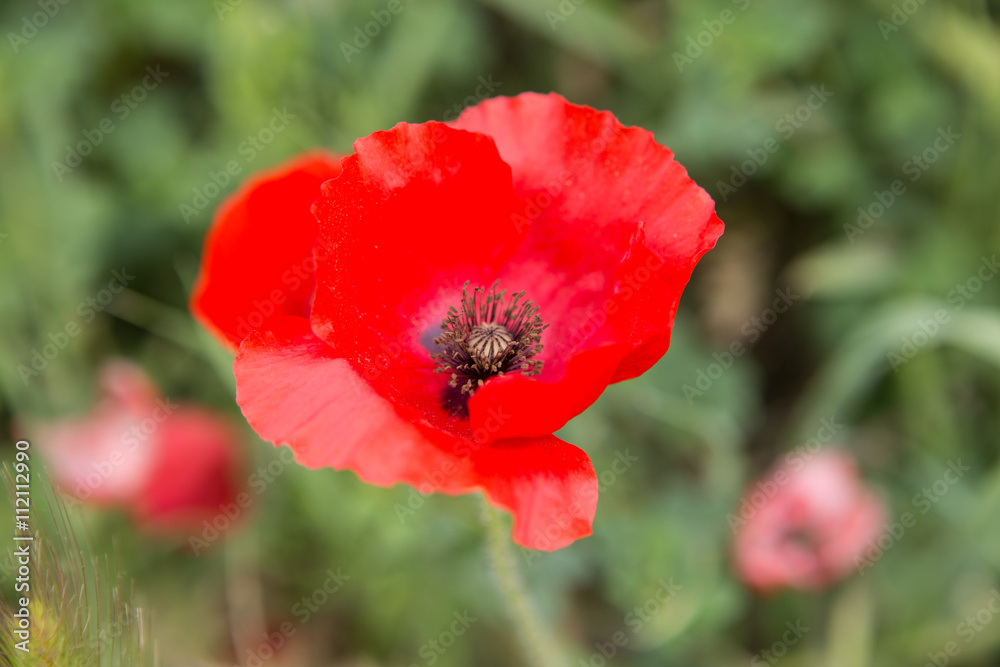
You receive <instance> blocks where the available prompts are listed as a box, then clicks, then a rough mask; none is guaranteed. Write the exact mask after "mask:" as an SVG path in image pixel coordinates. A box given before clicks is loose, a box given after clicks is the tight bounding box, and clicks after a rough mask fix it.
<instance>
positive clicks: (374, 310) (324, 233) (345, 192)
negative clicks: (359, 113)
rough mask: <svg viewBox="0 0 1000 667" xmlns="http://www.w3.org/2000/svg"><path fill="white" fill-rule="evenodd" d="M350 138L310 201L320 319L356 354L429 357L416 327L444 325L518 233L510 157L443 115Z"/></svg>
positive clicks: (320, 331)
mask: <svg viewBox="0 0 1000 667" xmlns="http://www.w3.org/2000/svg"><path fill="white" fill-rule="evenodd" d="M354 150H355V154H354V155H352V156H350V157H348V158H345V159H344V162H343V173H342V174H341V175H340V177H339V178H337V179H336V180H335V181H331V182H329V183H327V184H326V185H325V186H324V187H323V193H322V196H321V197H320V199H319V200H318V201H317V202H316V204H315V206H314V207H313V211H314V213H315V214H316V217H317V219H318V220H319V229H320V241H319V245H318V246H317V250H316V258H317V272H316V275H317V281H318V286H319V287H318V290H317V293H316V302H315V304H314V306H313V311H312V316H311V319H312V324H313V329H314V330H315V331H316V333H317V335H319V336H320V338H322V339H323V340H325V341H327V342H328V343H329V344H330V345H332V346H333V347H334V348H336V349H337V351H338V352H339V353H341V355H342V356H345V357H348V358H350V359H352V360H353V361H355V362H361V361H363V360H365V359H369V358H372V357H374V356H376V355H378V354H384V353H385V352H386V351H387V350H388V351H390V352H391V356H392V357H394V359H395V365H396V366H404V367H405V366H412V365H424V366H428V365H429V366H431V367H433V364H432V363H431V361H430V352H431V351H430V350H429V349H428V347H427V345H426V343H427V340H426V339H425V340H423V341H422V340H421V336H424V335H425V334H427V333H428V332H433V334H432V336H431V337H433V335H436V334H437V333H440V323H441V320H442V319H443V318H444V316H445V314H446V313H447V309H448V306H458V305H459V304H460V302H461V288H462V285H463V284H464V283H465V282H466V281H471V283H472V286H477V285H481V284H489V283H490V282H492V281H493V279H494V278H495V276H496V274H497V272H498V271H499V269H500V267H501V266H502V265H503V263H504V262H505V261H506V260H507V259H508V258H509V257H510V256H511V255H512V254H513V252H514V251H515V250H516V248H517V246H518V244H519V243H520V240H521V238H522V236H523V232H521V231H519V230H518V229H517V228H516V226H515V225H514V223H513V222H512V221H511V219H510V213H511V211H513V208H514V206H515V204H516V199H515V198H514V192H513V189H512V187H511V176H510V168H509V167H508V166H507V165H506V164H504V162H503V161H502V160H501V159H500V156H499V155H498V154H497V150H496V146H494V145H493V141H492V140H491V139H489V138H488V137H485V136H482V135H479V134H474V133H470V132H464V131H461V130H455V129H452V128H450V127H448V126H447V125H444V124H442V123H424V124H421V125H411V124H408V123H400V124H399V125H397V126H396V127H395V128H393V129H392V130H389V131H386V132H376V133H374V134H372V135H370V136H368V137H365V138H363V139H359V140H357V141H356V142H354ZM428 306H431V309H432V310H435V309H436V312H433V313H430V312H428ZM425 338H426V336H425ZM435 351H436V350H435Z"/></svg>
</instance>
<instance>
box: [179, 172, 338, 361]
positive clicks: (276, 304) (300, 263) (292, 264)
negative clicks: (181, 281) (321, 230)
mask: <svg viewBox="0 0 1000 667" xmlns="http://www.w3.org/2000/svg"><path fill="white" fill-rule="evenodd" d="M339 173H340V161H339V158H337V157H336V156H334V155H330V154H327V153H309V154H306V155H303V156H300V157H298V158H296V159H294V160H292V161H290V162H288V163H286V164H284V165H281V166H279V167H277V168H276V169H273V170H271V171H267V172H263V173H261V174H259V175H257V176H256V177H254V178H253V179H251V180H250V181H248V182H247V183H245V184H244V185H243V186H242V187H241V188H240V189H239V190H238V191H237V192H235V193H234V194H233V195H231V196H230V197H229V198H228V199H226V201H225V202H224V203H223V204H222V206H220V207H219V210H218V212H217V213H216V215H215V218H214V220H213V222H212V228H211V230H210V231H209V233H208V236H207V238H206V241H205V252H204V256H203V257H202V266H201V273H200V274H199V276H198V282H197V284H196V285H195V289H194V292H193V294H192V296H191V310H192V311H193V312H194V314H195V317H197V318H198V320H199V321H200V322H201V323H202V324H203V325H204V326H205V327H206V328H207V329H208V330H209V331H211V332H212V333H213V334H215V336H216V337H217V338H218V339H219V340H220V341H221V342H222V343H223V344H224V345H226V346H227V347H229V348H230V349H231V350H234V351H235V349H236V347H237V346H238V345H239V343H240V341H241V340H243V339H244V338H245V337H246V336H247V335H248V334H249V333H250V331H252V330H253V329H256V328H258V327H260V326H262V325H263V323H264V322H265V321H267V319H268V318H269V317H272V316H273V315H275V314H285V315H303V316H305V315H308V313H309V299H310V298H311V296H312V292H313V286H314V279H313V271H314V264H313V260H312V247H313V245H314V244H315V242H316V234H317V229H316V220H315V218H313V216H312V214H311V213H310V211H309V207H310V205H311V204H312V202H313V201H315V199H316V198H317V197H318V196H319V192H320V185H321V184H322V183H323V182H324V181H326V180H329V179H331V178H333V177H334V176H336V175H337V174H339Z"/></svg>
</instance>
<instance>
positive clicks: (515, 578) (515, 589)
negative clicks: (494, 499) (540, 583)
mask: <svg viewBox="0 0 1000 667" xmlns="http://www.w3.org/2000/svg"><path fill="white" fill-rule="evenodd" d="M482 518H483V525H484V526H486V543H487V547H488V549H489V554H490V560H491V561H492V562H493V573H494V575H495V576H496V580H497V585H498V586H499V588H500V593H501V595H502V596H503V599H504V602H505V603H506V604H507V611H508V613H509V614H510V616H511V620H513V622H514V628H515V630H516V632H517V635H518V638H519V639H520V640H521V644H522V647H523V649H524V652H525V655H526V657H527V658H528V661H529V663H530V664H531V665H533V667H562V666H563V665H565V664H566V660H565V657H564V656H563V652H562V650H561V649H560V647H559V644H558V642H557V641H556V640H555V639H554V636H553V634H552V633H551V632H549V631H548V630H547V629H546V627H545V624H544V623H543V622H542V618H541V616H540V615H539V613H538V609H537V608H536V607H535V604H534V602H533V601H532V600H531V597H530V596H529V595H528V590H527V588H526V587H525V585H524V580H523V579H522V578H521V576H520V574H519V573H518V571H517V563H516V562H515V557H514V552H513V550H512V549H511V546H510V540H509V538H508V537H507V535H508V530H509V529H508V528H507V526H506V524H505V522H504V520H503V516H502V513H501V512H500V511H498V510H496V509H494V508H493V507H491V506H490V505H489V503H487V502H486V499H485V498H483V507H482Z"/></svg>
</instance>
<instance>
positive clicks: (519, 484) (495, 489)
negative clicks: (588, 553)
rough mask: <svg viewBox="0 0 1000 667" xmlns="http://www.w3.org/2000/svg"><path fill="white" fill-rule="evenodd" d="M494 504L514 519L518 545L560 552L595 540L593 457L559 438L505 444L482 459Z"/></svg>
mask: <svg viewBox="0 0 1000 667" xmlns="http://www.w3.org/2000/svg"><path fill="white" fill-rule="evenodd" d="M475 464H476V472H477V473H478V474H479V476H480V478H481V480H482V485H483V487H484V489H485V491H486V495H487V497H488V498H489V500H490V502H491V503H492V504H494V505H496V506H498V507H502V508H504V509H506V510H508V511H510V512H511V514H513V515H514V535H513V537H514V541H515V542H517V543H518V544H520V545H521V546H523V547H526V548H528V549H538V550H541V551H554V550H555V549H561V548H563V547H565V546H567V545H569V544H571V543H572V542H573V541H575V540H578V539H580V538H581V537H586V536H587V535H590V533H591V532H592V531H591V526H592V525H593V523H594V513H595V512H596V511H597V475H596V473H595V472H594V466H593V464H592V463H591V462H590V459H589V458H588V457H587V455H586V454H585V453H584V452H583V451H582V450H581V449H579V448H578V447H574V446H573V445H570V444H568V443H566V442H563V441H562V440H560V439H559V438H557V437H555V436H554V435H548V436H544V437H541V438H524V439H519V440H500V441H497V442H495V443H493V444H492V445H489V446H485V447H483V448H482V449H481V450H480V451H479V452H478V453H477V455H476V462H475Z"/></svg>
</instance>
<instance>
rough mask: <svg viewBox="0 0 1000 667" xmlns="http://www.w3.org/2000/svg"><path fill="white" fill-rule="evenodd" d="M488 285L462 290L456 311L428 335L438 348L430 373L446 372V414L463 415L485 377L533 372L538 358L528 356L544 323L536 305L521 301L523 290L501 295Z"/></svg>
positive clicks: (537, 343) (538, 344) (536, 346)
mask: <svg viewBox="0 0 1000 667" xmlns="http://www.w3.org/2000/svg"><path fill="white" fill-rule="evenodd" d="M498 285H499V281H498V282H495V283H493V285H492V286H491V287H490V288H485V287H477V288H475V289H474V290H473V291H472V294H469V290H468V286H469V283H466V284H465V286H464V287H463V288H462V305H461V309H456V308H455V307H454V306H452V307H451V308H449V309H448V315H447V317H445V319H444V321H443V322H442V323H441V328H442V329H444V333H443V334H441V335H440V336H438V337H437V338H435V339H434V343H435V344H436V345H437V346H438V349H439V350H440V352H437V353H435V354H432V355H431V358H432V359H434V361H435V362H436V363H437V368H436V369H435V372H437V373H450V374H451V379H450V380H449V382H448V387H449V388H450V390H451V391H445V393H444V395H443V396H442V402H443V404H444V406H445V408H447V409H448V410H449V411H450V412H452V414H454V415H456V416H460V417H467V416H468V400H469V398H470V397H471V396H472V395H473V394H475V393H476V390H477V389H479V388H480V387H482V386H483V385H484V384H486V381H487V380H488V379H489V378H491V377H493V376H498V375H503V374H505V373H513V372H520V373H522V374H524V375H537V374H538V373H540V372H541V371H542V361H541V360H539V359H534V358H533V357H534V356H535V355H537V354H538V353H539V352H541V351H542V345H541V342H540V341H541V338H542V331H544V330H545V329H546V328H547V327H548V325H547V324H544V323H543V322H542V318H541V317H540V316H539V315H538V306H536V305H534V303H533V302H531V301H530V300H527V299H525V296H526V293H525V292H518V293H516V294H512V295H511V296H510V298H509V299H508V298H507V293H506V290H499V291H498V289H497V288H498Z"/></svg>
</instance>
